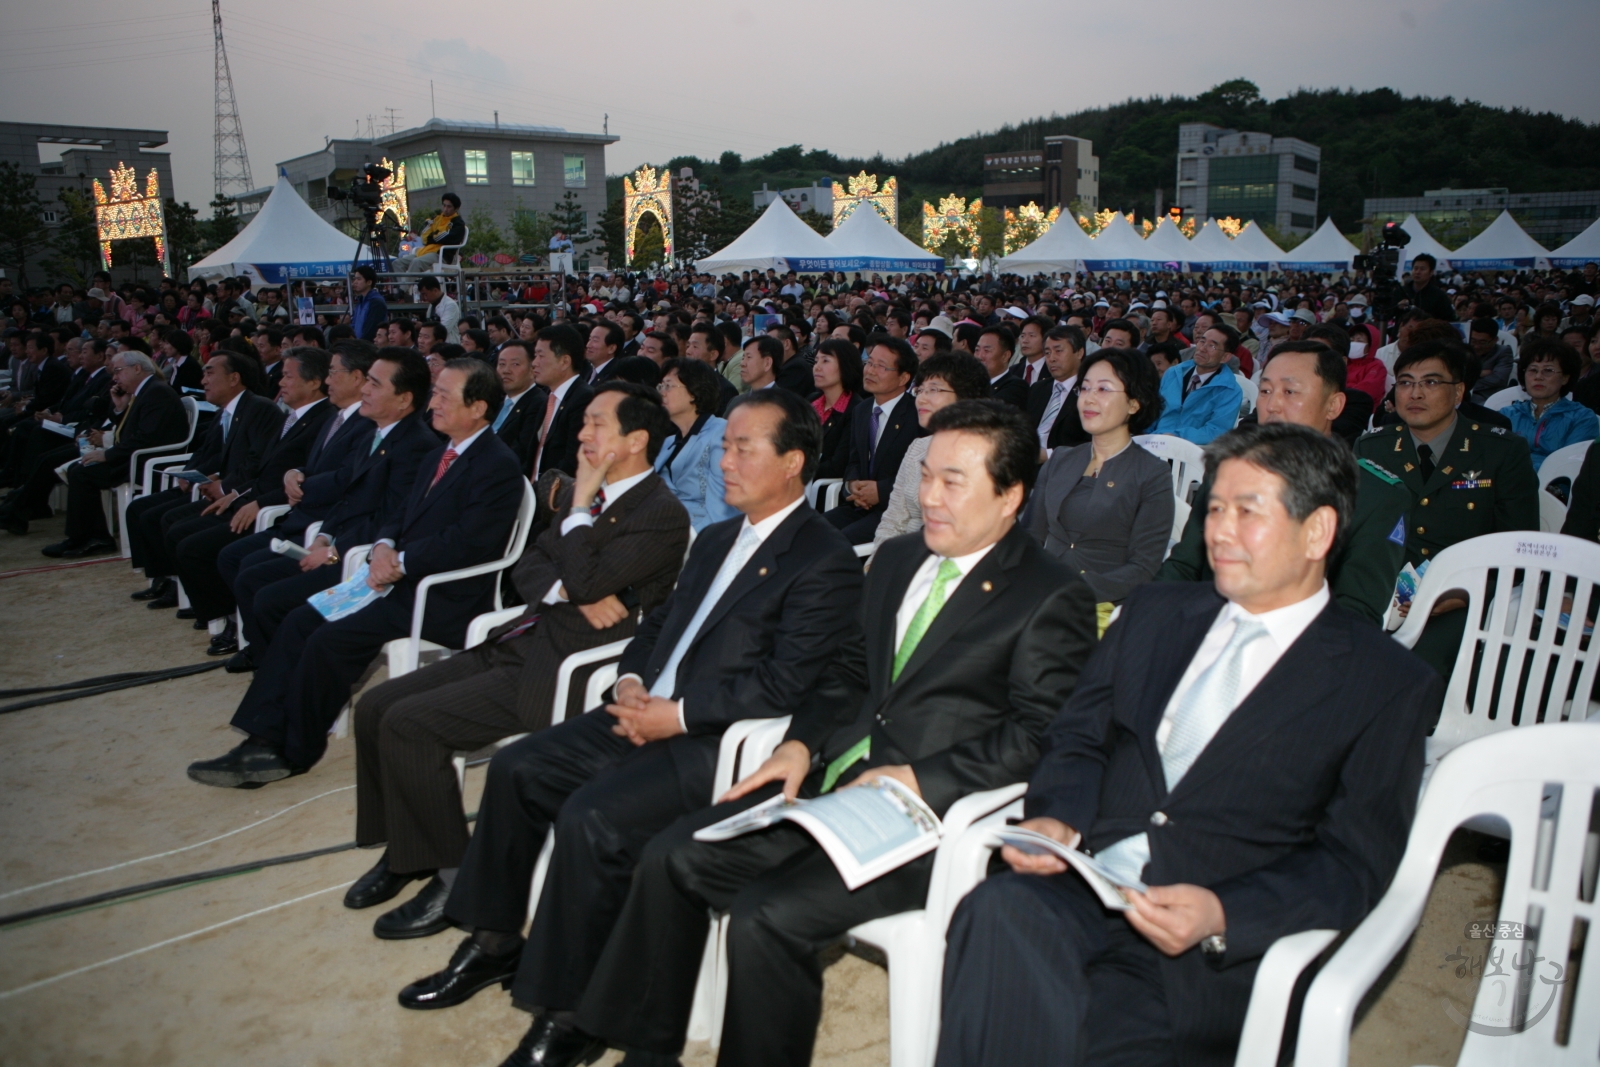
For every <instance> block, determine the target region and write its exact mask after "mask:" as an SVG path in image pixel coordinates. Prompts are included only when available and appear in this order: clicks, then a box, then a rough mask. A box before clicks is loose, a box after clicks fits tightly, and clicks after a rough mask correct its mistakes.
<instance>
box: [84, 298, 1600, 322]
mask: <svg viewBox="0 0 1600 1067" xmlns="http://www.w3.org/2000/svg"><path fill="white" fill-rule="evenodd" d="M89 295H90V296H93V295H94V294H93V293H90V294H89ZM1593 322H1594V297H1592V296H1590V295H1589V294H1588V293H1579V294H1578V295H1577V296H1575V297H1573V298H1572V303H1570V304H1568V305H1567V317H1566V318H1565V319H1563V320H1562V321H1561V329H1562V331H1563V332H1565V331H1567V330H1570V329H1572V328H1573V327H1574V326H1576V327H1577V328H1579V329H1581V330H1586V329H1588V328H1589V327H1590V326H1591V325H1592V324H1593Z"/></svg>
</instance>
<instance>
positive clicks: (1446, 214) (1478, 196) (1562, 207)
mask: <svg viewBox="0 0 1600 1067" xmlns="http://www.w3.org/2000/svg"><path fill="white" fill-rule="evenodd" d="M1362 211H1363V213H1364V214H1365V215H1366V217H1367V218H1369V219H1371V220H1372V221H1373V222H1374V223H1376V224H1378V225H1382V224H1383V223H1385V222H1404V221H1405V217H1406V216H1407V215H1409V214H1412V213H1413V212H1415V213H1416V216H1417V221H1419V222H1421V223H1422V224H1423V225H1424V226H1426V227H1427V228H1428V232H1429V233H1431V234H1433V236H1434V237H1436V238H1438V239H1439V240H1440V241H1442V242H1443V243H1444V244H1445V245H1446V246H1447V247H1451V248H1456V247H1459V246H1460V245H1461V244H1463V243H1464V242H1465V241H1466V240H1467V239H1468V238H1469V237H1470V236H1471V235H1472V234H1474V233H1476V232H1477V231H1478V230H1481V229H1483V227H1484V226H1486V225H1488V224H1489V223H1491V222H1493V221H1494V218H1495V216H1496V215H1498V214H1500V212H1502V211H1510V212H1511V217H1512V218H1514V219H1516V220H1517V222H1518V224H1520V225H1521V226H1522V228H1523V229H1524V230H1526V231H1527V232H1528V236H1530V237H1532V238H1533V239H1534V240H1535V241H1538V242H1539V243H1540V244H1542V245H1544V246H1545V247H1546V248H1549V249H1552V250H1553V249H1556V248H1559V247H1560V246H1561V245H1564V244H1566V243H1567V242H1568V241H1570V240H1572V239H1573V238H1574V237H1576V236H1578V234H1580V233H1582V232H1583V231H1584V230H1585V229H1587V228H1588V226H1589V224H1590V223H1592V222H1594V220H1595V217H1596V216H1597V215H1600V189H1590V190H1588V191H1587V192H1569V193H1513V192H1511V191H1510V190H1509V189H1429V190H1427V191H1426V192H1424V193H1423V194H1422V195H1421V196H1387V197H1379V198H1375V199H1369V200H1366V201H1364V202H1363V203H1362Z"/></svg>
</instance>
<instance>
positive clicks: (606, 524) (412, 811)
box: [345, 382, 689, 938]
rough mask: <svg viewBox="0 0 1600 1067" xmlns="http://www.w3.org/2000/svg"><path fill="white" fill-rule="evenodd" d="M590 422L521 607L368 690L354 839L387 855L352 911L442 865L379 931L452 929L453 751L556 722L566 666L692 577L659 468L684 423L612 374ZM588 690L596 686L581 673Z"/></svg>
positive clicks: (522, 579)
mask: <svg viewBox="0 0 1600 1067" xmlns="http://www.w3.org/2000/svg"><path fill="white" fill-rule="evenodd" d="M584 423H585V424H584V429H583V437H582V441H583V451H582V452H581V453H579V459H578V479H577V482H576V483H575V484H574V485H572V486H570V487H569V488H568V493H569V499H568V500H565V501H563V504H564V506H563V507H561V508H559V509H558V513H559V514H561V515H562V516H563V518H562V519H561V521H560V522H559V523H556V524H554V525H552V526H551V527H550V528H549V529H547V530H546V531H545V532H544V533H543V534H542V535H541V536H540V537H539V539H538V541H537V542H535V543H534V546H533V547H532V548H531V549H530V550H529V551H528V552H527V553H526V554H525V555H524V556H523V557H522V559H521V561H520V562H518V564H517V567H516V571H515V574H514V579H515V582H516V586H517V591H518V592H519V593H520V594H521V595H522V598H523V600H524V602H525V603H526V604H527V605H528V607H527V610H526V611H525V612H524V614H523V616H522V617H521V618H520V619H517V620H515V621H514V622H511V623H508V624H506V625H505V626H504V627H503V628H502V630H501V631H500V632H497V633H495V634H492V635H491V636H490V638H489V640H487V641H486V642H484V643H483V644H481V645H479V646H478V647H476V648H474V649H472V650H471V651H469V652H464V653H462V654H461V655H458V656H452V657H450V658H449V659H446V660H443V661H442V662H439V663H436V664H433V665H432V666H429V667H425V668H423V669H422V670H419V671H414V672H412V673H411V674H407V675H404V676H402V677H400V678H395V679H392V680H390V681H388V682H385V683H384V684H382V685H380V686H377V687H375V688H373V689H370V690H368V691H367V692H366V693H365V694H364V695H363V696H362V698H361V701H360V702H359V703H358V704H357V705H356V709H355V727H356V745H357V753H358V757H357V758H358V762H357V764H356V788H357V793H356V840H357V841H358V842H360V843H361V844H362V845H363V846H372V845H376V844H380V843H385V842H386V843H387V844H388V850H387V851H386V852H385V853H384V855H383V858H381V859H380V860H379V861H378V863H377V865H376V866H375V867H373V869H372V870H371V871H369V872H368V873H367V875H366V876H364V877H363V878H362V879H361V880H360V881H359V882H357V883H356V884H355V885H354V886H353V887H352V888H351V890H350V892H349V893H348V894H347V895H346V897H345V905H346V906H347V907H351V908H366V907H371V906H372V905H375V904H381V903H383V902H384V901H387V900H389V899H391V898H393V897H394V896H395V895H396V894H397V893H399V892H400V890H401V889H402V888H403V887H404V886H405V885H406V883H408V882H410V881H412V880H413V879H419V878H423V879H427V878H429V876H430V875H432V878H431V879H430V880H429V881H428V884H427V885H425V886H424V887H423V889H422V891H421V892H420V893H418V894H417V895H416V896H414V897H412V898H411V899H410V900H409V901H407V902H406V903H405V904H403V905H401V906H400V907H399V908H396V909H395V910H393V911H391V912H389V913H388V914H386V915H383V916H380V917H379V919H378V921H377V923H376V924H375V925H374V926H373V933H375V934H376V935H377V936H379V937H382V938H408V937H421V936H424V935H426V934H432V933H437V932H438V931H440V930H443V929H444V928H445V926H446V925H448V920H446V919H445V917H444V906H445V900H446V898H447V897H448V896H449V894H450V884H451V882H453V881H454V878H455V873H456V868H458V867H459V866H460V864H461V857H462V855H463V853H465V852H466V850H467V836H468V831H467V824H466V821H465V820H464V819H463V818H462V810H461V794H460V791H459V790H458V788H457V785H456V776H455V774H454V773H453V772H452V770H451V767H450V757H451V754H452V753H453V752H457V751H467V752H470V751H475V750H477V749H480V748H483V747H484V746H485V745H489V744H491V743H493V742H495V741H499V740H501V739H503V738H506V737H509V736H510V735H512V734H519V733H531V732H533V731H537V730H542V729H544V728H545V727H546V726H549V725H550V721H551V718H552V707H551V700H552V698H553V696H554V694H555V688H556V675H557V673H558V672H559V670H560V668H561V661H562V660H563V659H564V658H566V657H567V656H570V655H572V654H573V653H575V652H582V651H584V650H585V649H589V648H594V647H596V646H598V645H604V644H608V643H610V642H612V641H625V640H627V639H628V638H629V637H631V636H633V632H634V629H635V624H636V621H637V619H638V617H639V613H640V612H643V613H644V614H647V615H648V614H649V613H650V612H653V611H654V610H655V609H656V608H657V607H659V606H660V605H661V603H662V602H663V601H665V600H666V598H667V595H668V594H669V593H671V591H672V585H673V582H674V581H676V579H677V577H678V569H679V568H680V567H681V566H682V564H683V553H684V549H685V548H687V547H688V544H689V517H688V513H687V512H685V511H684V508H683V505H682V504H680V503H679V502H678V499H677V497H676V496H674V495H673V493H672V490H671V489H670V488H668V486H667V484H666V483H665V482H663V481H662V480H661V479H660V478H658V477H656V475H655V473H654V471H653V470H652V469H651V464H652V463H653V462H654V458H655V454H656V453H657V452H658V451H660V448H661V445H662V443H663V442H664V441H665V440H666V438H667V435H668V433H669V432H670V431H671V430H672V428H673V427H672V424H671V420H669V419H668V418H667V415H666V412H665V410H663V408H662V406H661V399H660V397H659V396H658V395H657V394H656V392H655V391H654V390H653V389H650V388H649V387H647V386H643V385H637V384H635V383H633V382H604V383H602V384H601V386H600V388H599V390H597V391H596V393H595V398H594V399H593V400H591V401H590V402H589V410H588V412H587V415H586V417H585V420H584ZM574 688H575V689H576V690H577V691H578V692H579V693H581V692H582V689H583V683H582V679H581V678H580V679H577V680H576V684H575V686H574ZM570 710H572V714H573V715H577V714H581V713H582V712H583V711H584V710H585V709H584V708H583V707H581V706H580V707H578V708H576V709H570ZM568 711H569V709H568V708H562V709H561V714H562V717H563V718H567V717H568V715H567V712H568Z"/></svg>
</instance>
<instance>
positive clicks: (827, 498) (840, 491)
mask: <svg viewBox="0 0 1600 1067" xmlns="http://www.w3.org/2000/svg"><path fill="white" fill-rule="evenodd" d="M843 499H844V482H843V481H837V482H830V483H829V484H828V487H827V488H826V489H825V490H824V491H823V499H822V510H823V511H832V510H833V509H834V508H836V507H838V506H839V501H841V500H843Z"/></svg>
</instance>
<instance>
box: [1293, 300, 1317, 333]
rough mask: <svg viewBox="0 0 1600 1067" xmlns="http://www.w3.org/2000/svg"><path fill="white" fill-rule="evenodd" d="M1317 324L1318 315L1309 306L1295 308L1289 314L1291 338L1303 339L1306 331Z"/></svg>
mask: <svg viewBox="0 0 1600 1067" xmlns="http://www.w3.org/2000/svg"><path fill="white" fill-rule="evenodd" d="M1316 324H1317V316H1316V314H1315V313H1314V312H1312V311H1311V310H1310V309H1309V308H1295V309H1294V311H1292V312H1290V314H1289V340H1291V341H1302V340H1304V339H1305V336H1306V331H1307V330H1309V329H1311V327H1313V326H1315V325H1316Z"/></svg>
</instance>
